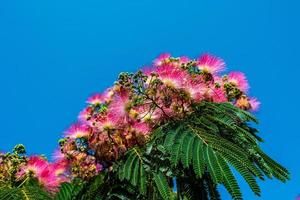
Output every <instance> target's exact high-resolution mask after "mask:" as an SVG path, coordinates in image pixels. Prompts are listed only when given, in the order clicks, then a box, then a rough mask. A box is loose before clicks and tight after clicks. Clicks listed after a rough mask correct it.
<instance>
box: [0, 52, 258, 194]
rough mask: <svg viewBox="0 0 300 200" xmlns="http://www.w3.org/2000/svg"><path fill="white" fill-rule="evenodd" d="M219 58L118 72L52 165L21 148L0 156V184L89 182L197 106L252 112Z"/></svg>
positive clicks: (241, 84)
mask: <svg viewBox="0 0 300 200" xmlns="http://www.w3.org/2000/svg"><path fill="white" fill-rule="evenodd" d="M224 70H225V63H224V62H223V60H222V59H220V58H218V57H215V56H212V55H209V54H205V55H202V56H201V57H199V58H198V59H193V60H192V59H189V58H187V57H179V58H173V57H171V56H170V55H169V54H162V55H160V56H159V57H158V58H157V59H155V60H154V62H153V64H152V65H151V66H149V67H144V68H143V69H142V70H140V71H138V72H136V73H121V74H120V75H119V78H118V80H117V81H116V82H115V84H114V85H113V86H112V87H110V88H108V89H107V90H105V91H104V92H103V93H99V94H94V95H93V96H91V97H90V98H88V100H87V104H88V105H87V107H86V108H84V109H83V110H82V111H81V112H80V114H79V116H78V122H76V123H75V124H73V125H71V126H70V128H69V129H68V130H66V131H65V133H64V138H63V139H61V140H60V141H59V145H60V146H59V149H58V150H56V151H55V153H54V156H53V157H54V159H55V162H54V163H50V162H48V161H47V160H45V159H44V158H43V157H40V156H31V157H26V156H25V155H24V153H25V149H24V147H23V146H22V145H19V146H16V147H15V149H14V151H13V153H6V154H4V153H0V181H3V182H5V181H8V180H15V182H22V181H24V180H26V178H35V179H36V180H38V181H39V183H40V184H41V185H43V186H44V187H45V189H46V190H48V191H50V192H55V191H57V189H58V186H59V185H60V184H61V183H62V182H65V181H70V180H72V179H74V178H80V179H83V180H88V179H89V178H91V177H93V176H95V175H97V174H98V173H100V172H101V171H102V170H112V164H113V162H114V161H116V160H117V159H118V158H119V157H120V156H122V155H123V154H124V153H125V152H126V151H127V150H128V149H129V148H130V147H132V146H135V145H139V146H142V145H144V144H145V143H146V142H147V141H148V139H149V136H150V135H151V133H152V132H153V130H154V129H155V128H157V127H159V126H160V125H163V124H164V123H166V122H168V121H170V120H173V121H176V120H180V119H182V118H184V117H186V116H188V115H189V114H191V113H192V112H193V105H195V104H197V103H200V102H202V101H209V102H230V103H232V104H234V105H235V106H237V107H239V108H241V109H244V110H248V111H255V110H257V109H258V106H259V102H258V101H257V100H256V99H255V98H252V97H249V96H248V95H247V92H248V89H249V85H248V82H247V79H246V77H245V75H244V74H243V73H241V72H230V73H228V74H223V75H222V74H221V73H222V72H223V71H224Z"/></svg>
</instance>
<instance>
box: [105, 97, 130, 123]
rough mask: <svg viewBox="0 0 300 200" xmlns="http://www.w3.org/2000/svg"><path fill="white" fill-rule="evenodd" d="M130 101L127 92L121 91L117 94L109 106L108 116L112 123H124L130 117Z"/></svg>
mask: <svg viewBox="0 0 300 200" xmlns="http://www.w3.org/2000/svg"><path fill="white" fill-rule="evenodd" d="M129 103H130V99H129V93H128V92H127V91H120V92H119V93H117V94H115V95H114V97H113V99H112V101H111V103H110V104H109V106H108V115H109V117H110V118H111V120H112V121H115V122H123V120H124V118H125V117H126V116H127V115H128V112H129V109H128V106H129Z"/></svg>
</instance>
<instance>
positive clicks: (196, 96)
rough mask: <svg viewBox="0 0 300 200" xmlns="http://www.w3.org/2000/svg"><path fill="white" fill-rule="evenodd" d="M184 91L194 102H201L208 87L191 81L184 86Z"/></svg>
mask: <svg viewBox="0 0 300 200" xmlns="http://www.w3.org/2000/svg"><path fill="white" fill-rule="evenodd" d="M183 89H184V91H185V92H186V93H187V94H188V95H189V97H190V98H191V99H192V100H195V101H200V100H202V99H203V94H204V93H205V91H206V90H207V88H206V85H205V84H203V83H201V82H199V81H196V80H190V81H188V82H187V83H186V84H185V86H184V88H183Z"/></svg>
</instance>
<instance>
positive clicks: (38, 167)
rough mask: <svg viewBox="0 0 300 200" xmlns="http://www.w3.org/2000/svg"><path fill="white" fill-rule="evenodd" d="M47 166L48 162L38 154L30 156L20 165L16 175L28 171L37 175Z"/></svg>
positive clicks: (24, 173) (21, 175)
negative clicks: (24, 163) (25, 162)
mask: <svg viewBox="0 0 300 200" xmlns="http://www.w3.org/2000/svg"><path fill="white" fill-rule="evenodd" d="M47 166H48V162H47V161H46V160H45V159H44V158H42V157H39V156H31V157H30V158H29V160H28V162H27V164H26V165H25V166H23V167H21V170H20V171H19V173H18V174H17V177H19V178H20V177H23V176H24V175H26V174H29V173H31V174H33V175H34V176H38V175H39V174H40V173H41V172H42V171H43V170H44V169H45V168H46V167H47Z"/></svg>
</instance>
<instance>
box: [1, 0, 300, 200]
mask: <svg viewBox="0 0 300 200" xmlns="http://www.w3.org/2000/svg"><path fill="white" fill-rule="evenodd" d="M299 6H300V3H299V1H298V0H286V1H282V0H264V1H262V0H252V1H241V0H236V1H233V0H223V1H215V0H194V1H189V0H182V1H178V0H173V1H168V0H127V1H124V0H123V1H114V0H109V1H102V0H86V1H77V0H72V1H70V0H64V1H62V0H50V1H45V0H44V1H41V0H36V1H13V0H1V2H0V92H1V98H0V112H1V114H0V125H1V130H0V136H1V139H0V148H1V149H2V150H9V149H11V148H12V147H13V146H14V144H16V143H23V144H25V145H26V146H27V149H28V151H29V152H30V153H38V154H41V153H44V154H46V155H48V156H49V155H50V154H51V152H52V150H53V149H54V148H55V147H56V145H57V140H58V139H59V138H60V135H61V132H63V131H64V130H65V129H66V128H67V127H68V126H69V125H70V124H71V123H72V122H73V121H75V120H76V116H77V114H78V112H79V111H80V110H81V109H82V108H83V107H84V105H85V103H84V102H85V100H86V98H87V97H88V96H89V95H90V94H91V93H93V92H97V91H102V90H103V89H105V88H106V87H107V86H109V85H111V84H112V83H113V81H114V80H115V78H116V77H117V74H118V73H119V72H121V71H135V70H136V69H138V68H139V67H140V66H141V65H144V64H147V63H149V62H150V61H151V60H152V59H153V58H154V57H155V56H156V55H157V54H159V53H161V52H171V53H172V54H173V55H175V56H179V55H183V54H186V55H188V56H191V57H193V56H198V55H199V54H200V53H202V52H210V53H213V54H216V55H218V56H221V57H223V58H224V59H225V61H226V62H227V65H228V68H229V69H230V70H241V71H243V72H245V73H246V74H247V76H248V79H249V81H250V84H251V88H252V89H251V93H252V94H253V95H255V96H257V97H259V99H260V100H261V101H262V108H261V110H260V112H259V113H258V117H259V118H260V121H261V124H260V125H259V129H260V131H261V136H262V137H263V138H265V141H266V143H265V144H263V145H262V146H263V149H264V150H265V151H266V152H267V153H269V154H270V155H271V156H272V157H273V158H275V159H276V160H278V161H280V162H281V163H282V164H283V165H285V166H286V167H287V168H289V169H290V171H291V172H292V180H291V181H289V182H288V183H287V184H280V183H279V182H278V181H266V182H264V183H261V186H262V190H263V192H262V198H261V199H262V200H274V199H275V200H277V199H278V200H282V199H283V200H289V199H294V198H295V196H296V195H297V194H298V193H300V156H299V155H300V148H299V146H298V144H299V143H300V135H299V134H300V131H299V129H298V126H299V124H298V123H299V122H298V120H299V111H300V109H299V103H300V102H299V98H300V93H299V92H300V91H299V81H298V80H299V72H300V53H299V52H300V51H299V46H300V39H299V36H300V28H299V26H300V25H299V21H300V12H299ZM242 191H243V192H244V194H245V199H246V200H252V199H253V200H255V199H256V198H255V197H254V196H253V195H252V193H251V192H250V189H248V188H247V186H246V185H245V184H244V183H243V184H242ZM224 199H225V200H226V199H229V197H228V196H227V194H224Z"/></svg>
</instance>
